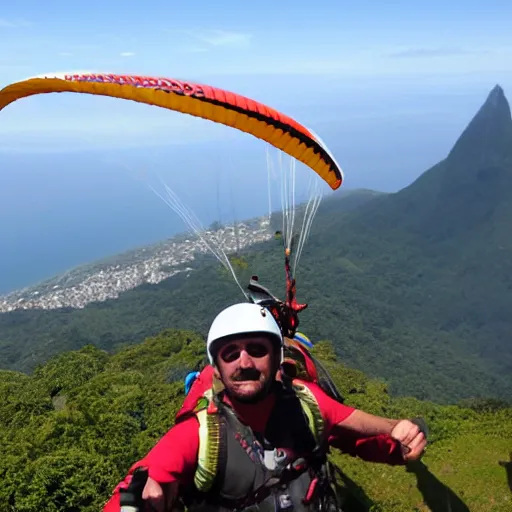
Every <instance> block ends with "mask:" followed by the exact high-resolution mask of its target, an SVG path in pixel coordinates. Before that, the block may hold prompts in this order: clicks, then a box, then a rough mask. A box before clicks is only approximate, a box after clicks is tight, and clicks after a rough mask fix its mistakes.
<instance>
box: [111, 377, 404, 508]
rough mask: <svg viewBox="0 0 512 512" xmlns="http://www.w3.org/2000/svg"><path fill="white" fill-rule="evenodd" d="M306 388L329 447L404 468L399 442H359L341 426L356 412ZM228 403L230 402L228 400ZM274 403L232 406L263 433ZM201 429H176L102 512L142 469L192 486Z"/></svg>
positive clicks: (194, 425)
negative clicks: (317, 412) (321, 419)
mask: <svg viewBox="0 0 512 512" xmlns="http://www.w3.org/2000/svg"><path fill="white" fill-rule="evenodd" d="M203 377H205V376H203ZM209 378H210V376H209V375H207V376H206V379H209ZM205 383H206V381H205V380H203V381H199V382H197V381H196V382H195V383H194V385H193V388H192V389H191V391H190V394H189V395H188V396H187V398H186V400H185V402H184V406H183V407H182V409H181V410H180V413H181V412H184V411H185V410H189V407H190V406H191V404H192V403H195V402H194V400H195V399H196V398H197V396H195V395H196V393H197V392H198V391H199V389H200V388H201V389H202V387H203V386H204V385H205ZM196 384H197V386H196ZM303 384H305V385H306V386H307V387H308V388H309V389H310V391H311V392H312V393H313V394H314V395H315V398H316V399H317V401H318V405H319V407H320V410H321V412H322V416H323V419H324V431H325V433H326V435H327V438H328V441H329V445H330V446H332V447H335V448H338V449H340V450H342V451H343V452H345V453H348V454H350V455H352V456H357V457H360V458H362V459H364V460H367V461H370V462H382V463H387V464H391V465H397V464H404V460H403V457H402V452H401V450H400V444H399V443H398V442H397V441H395V440H394V439H392V438H391V437H390V436H388V435H379V436H372V437H366V438H360V437H357V436H355V435H350V434H347V431H346V430H345V429H343V428H342V427H340V426H339V424H340V423H342V422H343V421H344V420H345V419H346V418H348V417H349V416H350V415H351V414H352V412H353V411H354V410H355V409H354V408H353V407H348V406H346V405H343V404H341V403H339V402H337V401H335V400H333V399H332V398H330V397H329V396H328V395H327V394H326V393H325V392H324V391H323V390H322V389H321V388H320V387H319V386H318V385H316V384H313V383H310V382H303ZM194 388H196V389H194ZM192 393H193V394H192ZM225 400H226V401H227V402H229V401H228V399H227V398H226V399H225ZM274 402H275V396H274V395H270V396H268V397H267V398H266V399H264V400H263V402H260V403H259V404H257V405H253V404H239V403H236V404H234V403H231V404H230V405H231V406H232V407H233V408H234V409H235V410H236V412H237V415H238V417H239V419H240V420H241V421H242V422H243V423H245V424H247V425H249V426H250V427H251V428H252V429H253V430H254V431H255V432H263V431H264V430H265V426H266V424H267V421H268V418H269V416H270V413H271V412H272V407H273V405H274ZM180 413H178V415H179V414H180ZM198 427H199V423H198V421H197V419H196V418H195V416H191V417H188V418H187V419H185V420H183V421H181V422H179V423H177V424H176V425H174V426H173V427H172V428H171V429H170V430H169V431H168V432H167V433H166V434H165V435H164V436H163V437H162V438H161V439H160V441H158V443H157V444H156V445H155V446H154V447H153V448H152V450H151V451H150V452H149V453H148V454H147V455H146V456H145V457H144V458H143V459H142V460H140V461H138V462H136V463H135V464H134V465H133V466H132V467H131V468H130V470H129V472H128V475H127V476H126V478H125V479H124V480H123V481H122V482H120V483H119V484H118V485H117V487H116V488H115V490H114V493H113V496H112V497H111V499H110V500H109V502H108V503H107V504H106V505H105V507H104V509H103V512H119V510H120V505H119V490H120V489H121V488H126V487H127V486H128V485H129V483H130V481H131V475H132V473H133V471H134V470H135V469H136V468H137V467H139V466H146V467H147V468H148V471H149V476H150V478H152V479H153V480H156V481H157V482H159V483H161V484H163V483H168V482H173V481H179V482H180V483H181V484H188V483H190V482H192V480H193V478H194V473H195V470H196V461H197V454H198V447H199V432H198Z"/></svg>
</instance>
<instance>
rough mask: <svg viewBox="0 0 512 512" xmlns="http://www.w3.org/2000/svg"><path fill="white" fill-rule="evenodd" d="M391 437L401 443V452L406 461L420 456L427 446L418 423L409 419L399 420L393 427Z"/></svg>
mask: <svg viewBox="0 0 512 512" xmlns="http://www.w3.org/2000/svg"><path fill="white" fill-rule="evenodd" d="M391 437H393V438H394V439H396V440H397V441H400V442H401V443H402V445H403V447H402V453H403V457H404V460H406V461H411V460H418V459H419V458H421V456H422V455H423V452H424V451H425V447H426V446H427V439H426V437H425V435H424V434H423V432H421V431H420V428H419V427H418V425H415V424H414V423H413V422H412V421H409V420H401V421H399V422H398V423H397V424H396V425H395V427H394V428H393V430H392V432H391ZM404 447H405V449H404Z"/></svg>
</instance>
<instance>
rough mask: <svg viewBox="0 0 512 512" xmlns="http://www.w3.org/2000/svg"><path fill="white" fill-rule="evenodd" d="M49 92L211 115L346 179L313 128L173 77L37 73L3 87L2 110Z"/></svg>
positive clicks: (334, 180) (335, 178) (328, 176)
mask: <svg viewBox="0 0 512 512" xmlns="http://www.w3.org/2000/svg"><path fill="white" fill-rule="evenodd" d="M51 92H76V93H85V94H96V95H102V96H111V97H115V98H121V99H126V100H132V101H137V102H141V103H146V104H148V105H155V106H158V107H163V108H167V109H170V110H175V111H178V112H182V113H184V114H190V115H192V116H196V117H201V118H203V119H208V120H210V121H214V122H217V123H221V124H224V125H226V126H230V127H233V128H237V129H238V130H241V131H243V132H246V133H249V134H251V135H254V136H255V137H257V138H259V139H262V140H264V141H266V142H268V143H269V144H272V145H273V146H275V147H276V148H278V149H280V150H282V151H284V152H285V153H287V154H288V155H290V156H292V157H293V158H295V159H297V160H299V161H300V162H302V163H304V164H306V165H307V166H309V167H310V168H311V169H312V170H313V171H315V172H316V173H317V174H318V175H319V176H320V177H321V178H323V179H324V180H325V181H326V182H327V183H328V184H329V186H330V187H331V188H332V189H334V190H335V189H337V188H338V187H339V186H340V185H341V183H342V181H343V171H342V170H341V168H340V167H339V165H338V164H337V162H336V160H335V159H334V157H333V156H332V154H331V153H330V151H329V150H328V148H327V147H326V146H325V144H324V143H323V142H322V141H321V140H320V138H319V137H318V136H316V135H315V134H314V133H313V132H312V131H311V130H309V129H307V128H306V127H305V126H303V125H301V124H299V123H298V122H297V121H295V120H294V119H292V118H290V117H288V116H286V115H285V114H283V113H281V112H279V111H277V110H275V109H272V108H270V107H268V106H266V105H263V104H262V103H259V102H257V101H255V100H252V99H250V98H246V97H244V96H241V95H239V94H235V93H233V92H229V91H226V90H223V89H219V88H217V87H212V86H209V85H200V84H193V83H190V82H184V81H180V80H175V79H172V78H161V77H148V76H134V75H114V74H62V75H58V76H57V75H55V76H43V77H34V78H28V79H26V80H22V81H20V82H16V83H13V84H10V85H8V86H6V87H4V88H3V89H2V90H0V110H1V109H3V108H4V107H6V106H7V105H9V104H10V103H12V102H14V101H16V100H18V99H20V98H24V97H27V96H32V95H35V94H44V93H51Z"/></svg>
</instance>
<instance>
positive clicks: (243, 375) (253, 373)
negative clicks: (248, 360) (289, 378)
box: [226, 368, 274, 404]
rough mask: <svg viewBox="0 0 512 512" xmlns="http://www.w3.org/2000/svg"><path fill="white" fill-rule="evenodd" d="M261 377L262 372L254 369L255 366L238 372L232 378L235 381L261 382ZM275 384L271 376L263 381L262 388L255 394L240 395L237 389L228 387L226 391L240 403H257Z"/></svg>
mask: <svg viewBox="0 0 512 512" xmlns="http://www.w3.org/2000/svg"><path fill="white" fill-rule="evenodd" d="M260 378H261V372H260V371H258V370H256V369H254V368H248V369H247V370H240V371H239V372H237V373H236V374H235V375H234V376H233V378H232V380H233V381H235V382H241V381H257V382H260V383H261V381H260ZM273 384H274V379H273V378H272V377H269V378H268V379H267V381H266V382H264V383H263V385H262V387H261V389H260V390H259V391H256V392H255V393H254V394H251V395H243V394H242V395H239V394H238V393H237V392H236V391H234V392H233V391H230V389H228V387H226V393H227V394H228V396H229V397H230V398H234V399H235V400H237V401H238V402H240V403H244V404H256V403H258V402H260V401H261V400H263V399H264V398H265V397H266V396H267V395H268V394H269V393H270V391H271V389H272V387H273Z"/></svg>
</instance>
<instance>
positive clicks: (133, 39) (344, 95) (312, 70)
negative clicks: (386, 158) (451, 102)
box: [0, 0, 512, 150]
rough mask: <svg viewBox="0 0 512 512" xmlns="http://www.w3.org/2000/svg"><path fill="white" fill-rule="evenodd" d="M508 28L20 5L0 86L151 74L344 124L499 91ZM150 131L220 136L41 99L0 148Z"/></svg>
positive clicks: (268, 4) (506, 7)
mask: <svg viewBox="0 0 512 512" xmlns="http://www.w3.org/2000/svg"><path fill="white" fill-rule="evenodd" d="M511 19H512V3H510V2H506V1H488V2H485V3H483V2H476V1H471V0H470V1H461V0H454V1H452V2H444V1H439V0H433V1H430V2H406V1H400V2H380V1H377V0H374V1H361V2H359V3H358V5H357V7H356V6H355V2H344V1H342V0H332V1H325V0H324V1H322V0H319V1H315V2H311V1H306V0H303V1H301V0H299V1H294V2H293V3H290V2H275V1H273V0H272V1H271V0H261V1H257V2H255V1H254V2H249V1H246V2H240V1H238V0H234V1H231V0H217V1H212V2H210V1H205V0H198V1H196V2H176V1H169V0H168V1H152V2H151V3H147V4H143V3H142V2H126V1H120V0H111V1H109V2H104V1H87V2H82V3H77V2H69V1H65V2H64V1H55V0H54V1H51V2H43V3H41V2H38V1H35V0H28V1H21V0H20V1H19V2H8V3H7V4H6V5H5V6H3V8H2V14H1V16H0V48H1V50H0V52H1V53H0V85H6V84H8V83H9V82H12V81H16V80H19V79H23V78H25V77H28V76H33V75H37V74H42V73H52V72H59V71H68V70H86V71H88V70H92V71H106V72H119V73H135V74H151V75H163V76H171V77H176V78H186V79H189V80H197V81H202V82H208V83H212V84H213V85H220V86H222V87H226V88H228V89H231V90H235V91H236V92H240V93H242V94H246V95H249V96H252V97H255V98H256V99H259V100H261V101H264V102H267V103H270V104H271V105H273V106H276V107H277V108H282V109H286V111H287V112H289V113H290V114H292V115H295V114H297V115H300V114H301V113H302V112H301V108H304V107H305V106H316V105H317V104H318V105H321V104H323V107H324V108H326V105H328V104H329V103H334V104H339V105H340V106H345V107H346V110H347V114H348V115H351V112H349V110H350V105H351V104H352V105H354V103H357V100H358V99H359V98H360V97H361V95H362V94H365V93H366V94H367V95H368V94H374V95H375V94H379V93H382V92H383V91H386V90H388V91H394V92H395V93H396V94H401V93H403V91H404V88H406V87H408V88H409V90H411V89H412V90H415V89H416V90H420V89H421V90H425V89H430V90H434V91H435V90H436V89H439V87H445V88H449V87H452V88H453V87H457V86H459V85H460V84H464V85H465V87H468V84H473V86H474V87H476V86H477V85H478V86H481V87H482V89H481V90H482V91H484V90H486V89H487V88H490V87H492V85H494V83H495V82H497V81H501V82H505V85H506V84H507V83H512V82H511V81H510V77H511V74H512V30H510V20H511ZM319 80H320V82H319ZM479 91H480V90H479ZM139 107H141V108H139ZM306 117H308V116H306ZM135 119H137V120H138V122H137V123H135V122H134V120H135ZM307 120H309V117H308V119H307ZM163 129H165V130H169V131H168V133H167V134H166V139H165V140H169V139H170V138H172V139H173V140H174V141H175V142H182V141H185V142H190V141H195V140H198V139H199V140H204V139H205V138H206V139H208V140H211V139H212V138H215V137H226V136H229V135H231V133H230V131H229V130H222V129H221V128H219V127H218V126H210V123H207V122H202V121H198V120H196V119H194V120H191V119H189V118H188V117H187V116H185V117H184V116H181V115H173V114H172V113H171V114H169V113H168V112H163V111H156V110H155V109H149V108H147V106H139V105H135V106H134V105H127V104H125V103H124V102H117V101H115V100H111V99H103V98H100V99H98V98H90V97H81V98H77V97H71V98H69V97H65V98H63V97H61V96H52V97H45V98H41V97H38V98H30V99H27V100H23V102H19V104H16V105H15V106H11V107H9V109H6V111H5V112H2V122H1V123H0V135H2V136H3V139H4V141H3V145H2V146H0V148H1V147H3V149H4V150H5V148H6V146H10V147H11V149H12V147H13V146H16V144H15V142H16V138H17V137H18V136H19V137H21V138H19V139H18V146H21V147H23V148H24V149H27V147H31V146H32V144H34V147H36V148H38V147H40V148H43V147H44V148H48V144H50V146H52V147H54V146H55V145H57V146H59V137H61V138H62V141H63V142H62V143H61V144H60V146H61V147H69V145H70V143H74V144H79V142H80V141H81V143H82V144H85V145H98V144H104V145H107V146H108V145H109V144H110V145H121V146H123V144H130V145H131V144H133V143H134V142H135V141H137V143H139V144H140V143H143V142H149V141H150V140H151V141H152V142H153V143H154V144H155V143H158V142H160V138H159V137H158V136H157V134H158V133H159V132H161V131H162V130H163ZM29 134H30V135H31V137H30V138H29ZM155 136H156V139H155ZM70 137H71V138H73V141H71V140H70ZM37 141H39V144H37ZM27 143H28V144H27ZM30 143H32V144H30ZM0 144H1V143H0Z"/></svg>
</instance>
